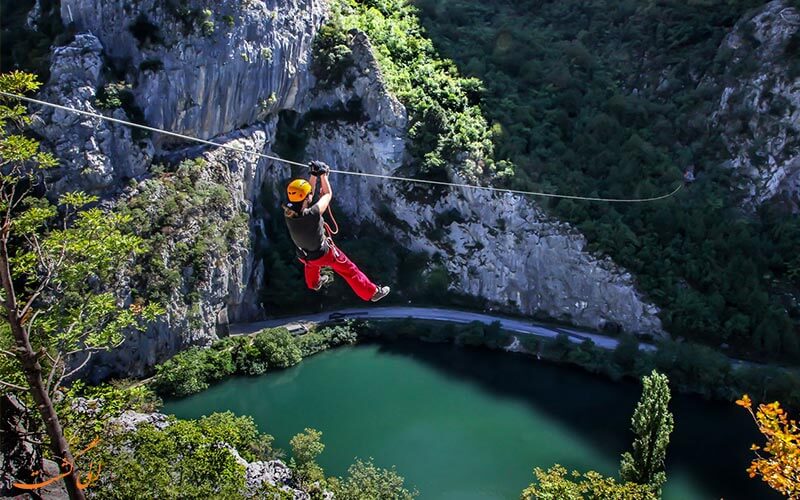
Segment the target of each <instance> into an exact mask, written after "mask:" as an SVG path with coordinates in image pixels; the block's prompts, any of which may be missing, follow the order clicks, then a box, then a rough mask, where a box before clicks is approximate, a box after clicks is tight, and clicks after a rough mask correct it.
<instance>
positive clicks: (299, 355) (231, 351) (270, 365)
mask: <svg viewBox="0 0 800 500" xmlns="http://www.w3.org/2000/svg"><path fill="white" fill-rule="evenodd" d="M356 340H357V336H356V332H355V329H354V328H353V327H352V326H351V325H349V324H345V325H337V326H334V327H324V328H320V329H317V330H312V331H311V332H309V333H306V334H304V335H301V336H299V337H293V336H292V334H290V333H289V331H288V330H286V329H285V328H268V329H265V330H262V331H260V332H258V333H257V334H255V335H252V336H247V335H243V336H237V337H228V338H226V339H223V340H221V341H218V342H215V343H214V344H213V345H212V346H211V347H209V348H201V347H193V348H190V349H187V350H185V351H182V352H179V353H178V354H176V355H175V356H173V357H172V358H170V359H168V360H167V361H165V362H164V363H161V364H160V365H158V366H156V377H155V379H154V380H153V382H152V386H153V389H154V390H155V391H156V392H157V393H158V394H159V395H161V396H164V397H176V398H180V397H184V396H188V395H190V394H195V393H198V392H200V391H203V390H205V389H207V388H208V387H209V386H210V385H211V384H213V383H214V382H217V381H219V380H222V379H223V378H225V377H227V376H230V375H233V374H238V375H261V374H263V373H266V372H267V370H268V369H280V368H288V367H290V366H293V365H295V364H297V363H299V362H300V360H301V359H303V357H304V356H310V355H312V354H315V353H317V352H319V351H323V350H325V349H328V348H330V347H335V346H338V345H341V344H352V343H354V342H355V341H356Z"/></svg>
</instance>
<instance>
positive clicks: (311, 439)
mask: <svg viewBox="0 0 800 500" xmlns="http://www.w3.org/2000/svg"><path fill="white" fill-rule="evenodd" d="M321 438H322V433H321V432H320V431H318V430H316V429H309V428H306V429H305V430H304V431H303V432H301V433H300V434H297V435H296V436H294V437H293V438H292V439H291V440H290V441H289V445H290V446H291V447H292V459H291V461H290V463H289V466H290V467H291V468H292V470H294V471H295V472H296V473H297V474H298V475H299V476H300V481H301V484H303V485H304V486H305V487H309V486H311V485H313V484H314V483H315V482H317V481H320V482H323V481H325V473H324V472H323V470H322V467H320V466H319V464H317V462H316V460H317V457H318V456H319V454H320V453H322V451H323V450H324V449H325V445H324V444H322V441H321Z"/></svg>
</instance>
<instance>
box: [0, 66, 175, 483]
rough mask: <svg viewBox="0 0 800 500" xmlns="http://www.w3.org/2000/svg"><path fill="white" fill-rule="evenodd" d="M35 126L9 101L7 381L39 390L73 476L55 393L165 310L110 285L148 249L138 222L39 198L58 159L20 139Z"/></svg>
mask: <svg viewBox="0 0 800 500" xmlns="http://www.w3.org/2000/svg"><path fill="white" fill-rule="evenodd" d="M38 87H39V83H38V82H37V81H36V79H35V77H33V76H32V75H30V74H26V73H21V72H12V73H6V74H2V75H0V90H3V91H6V92H11V93H17V94H21V93H25V92H30V91H34V90H36V89H37V88H38ZM29 123H30V117H28V116H27V114H26V109H25V107H24V106H23V105H21V104H19V103H18V102H16V101H8V100H6V99H3V100H0V172H2V173H0V213H1V214H2V217H3V223H2V225H0V281H1V282H2V292H0V299H1V300H2V309H1V310H2V315H3V319H4V321H3V324H2V327H0V335H2V336H3V338H2V340H0V345H2V346H4V349H3V350H2V351H0V356H3V357H5V358H6V359H5V360H4V362H3V363H2V365H0V367H2V369H3V373H0V381H1V382H2V384H1V385H3V386H5V387H6V388H11V389H13V390H17V391H25V392H28V391H29V392H28V394H29V396H30V397H31V398H32V399H33V401H34V403H35V407H36V408H37V411H38V413H39V415H40V417H41V419H42V422H43V426H44V428H45V429H46V434H47V437H48V441H49V442H48V444H49V448H50V452H51V453H52V456H53V457H62V458H63V459H64V461H61V460H59V462H60V464H61V468H62V472H68V471H70V470H71V465H69V464H70V463H74V460H73V457H72V454H71V452H70V446H69V444H68V443H67V441H66V439H65V437H64V432H63V428H62V425H61V423H60V421H59V418H58V415H57V413H56V410H55V408H54V406H53V402H52V399H51V396H52V395H53V394H54V393H55V392H56V391H57V390H58V388H59V387H60V385H61V383H62V381H63V380H64V379H65V378H69V377H70V376H72V375H73V374H75V373H77V372H78V371H79V370H80V369H81V368H82V367H83V366H84V365H85V364H86V363H87V362H88V361H89V359H90V358H91V356H92V355H93V354H94V352H96V351H98V350H102V349H107V348H109V347H111V346H115V345H119V344H120V343H121V342H122V341H123V339H124V337H123V332H125V331H126V330H128V329H135V328H138V327H140V322H141V321H142V320H145V321H146V320H152V319H154V318H155V317H156V315H158V314H159V313H160V309H159V308H158V307H157V306H155V305H153V304H148V305H143V304H142V303H141V302H134V303H133V304H130V305H125V304H121V303H120V302H119V300H118V299H117V297H116V296H115V295H114V294H113V293H112V292H110V291H108V290H107V289H104V288H103V286H104V285H103V284H108V283H113V282H114V280H113V277H114V276H115V274H116V273H117V272H118V270H119V267H120V265H121V263H124V262H126V261H129V260H131V258H132V257H133V256H134V255H135V254H136V253H139V252H141V250H142V241H141V239H140V238H138V237H136V236H134V235H131V234H129V233H127V232H126V231H124V227H125V224H127V223H128V222H129V220H130V219H129V218H128V217H126V216H125V215H122V214H117V213H107V212H104V211H103V210H101V209H100V208H98V207H96V206H95V207H92V205H94V204H95V203H96V202H97V198H96V197H94V196H89V195H87V194H84V193H80V192H74V193H65V194H63V195H61V197H60V198H59V200H58V204H57V205H55V206H54V205H52V204H50V202H49V201H48V200H46V199H42V198H38V197H36V196H34V190H35V189H37V188H38V187H39V185H40V183H41V182H42V179H43V177H44V172H45V171H46V170H47V169H48V168H51V167H53V166H55V165H56V160H55V158H53V157H52V156H51V155H50V154H48V153H44V152H41V151H40V150H39V142H38V141H36V140H35V139H32V138H31V137H29V136H27V135H24V134H22V133H15V132H17V131H18V130H19V129H21V128H23V127H25V126H26V125H28V124H29ZM90 207H91V208H90ZM9 379H10V380H14V381H15V382H11V381H10V380H9ZM23 379H24V384H22V383H21V381H22V380H23ZM65 483H66V486H67V490H68V492H69V495H70V498H73V499H74V498H83V497H84V495H83V492H82V491H81V490H80V489H79V488H78V487H77V473H72V474H69V475H67V476H66V477H65Z"/></svg>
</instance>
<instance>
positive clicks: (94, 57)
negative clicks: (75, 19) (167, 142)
mask: <svg viewBox="0 0 800 500" xmlns="http://www.w3.org/2000/svg"><path fill="white" fill-rule="evenodd" d="M102 52H103V45H102V44H101V43H100V41H99V40H98V39H97V37H95V36H94V35H92V34H89V33H83V34H79V35H77V36H76V37H75V40H74V41H73V42H72V43H70V44H69V45H66V46H64V47H56V48H55V49H54V51H53V57H52V62H51V66H50V81H49V82H48V83H47V85H46V86H45V87H44V89H43V91H42V92H41V93H40V95H39V96H38V97H39V99H41V100H44V101H48V102H53V103H56V104H60V105H62V106H67V107H70V108H76V109H79V110H81V111H88V112H91V113H98V112H99V110H98V109H97V108H96V107H95V105H94V104H93V103H94V101H95V97H96V93H97V87H98V86H99V84H100V81H101V72H102V69H103V65H104V63H103V58H102ZM33 109H35V110H36V116H37V117H38V118H37V119H35V120H34V121H33V129H34V130H35V131H36V132H38V133H39V134H40V135H41V136H42V137H43V138H44V139H45V140H46V142H47V144H48V145H49V146H50V147H51V148H52V150H53V152H54V154H55V155H56V156H57V157H58V160H59V163H60V165H59V168H58V169H57V170H56V172H54V173H53V176H52V178H51V189H50V194H51V195H54V196H55V195H57V194H60V193H62V192H64V191H71V190H83V191H87V192H89V193H93V194H99V195H108V194H111V193H113V192H115V191H118V190H119V189H120V188H121V187H122V186H123V185H124V183H125V182H126V181H127V180H128V179H131V178H135V177H137V176H141V175H142V174H144V173H145V172H146V171H147V167H148V165H149V163H150V161H151V160H152V158H153V146H152V144H151V143H150V141H149V140H141V141H134V140H133V137H132V131H131V129H130V128H129V127H126V126H123V125H118V124H116V123H111V122H108V121H104V120H101V119H99V118H92V117H87V116H83V115H79V114H75V113H71V112H69V111H64V110H60V109H53V108H49V107H45V106H41V107H39V106H33ZM111 116H112V117H114V118H117V119H120V120H128V119H129V118H128V116H127V115H126V114H125V111H123V110H122V109H116V110H114V111H113V113H112V114H111Z"/></svg>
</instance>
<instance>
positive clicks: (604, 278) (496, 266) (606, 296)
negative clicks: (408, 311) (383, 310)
mask: <svg viewBox="0 0 800 500" xmlns="http://www.w3.org/2000/svg"><path fill="white" fill-rule="evenodd" d="M352 51H353V57H354V59H355V61H356V67H355V68H354V69H353V70H352V71H353V74H351V75H349V77H348V78H345V81H346V82H349V83H348V84H347V88H346V89H342V88H339V89H337V90H335V91H333V92H331V91H324V92H322V93H320V94H319V95H316V96H315V97H314V100H312V103H311V104H310V106H311V107H314V106H320V105H325V106H328V107H330V106H332V105H333V104H335V103H337V102H338V104H339V105H341V106H346V104H347V103H348V102H352V101H354V100H360V101H361V102H362V103H363V109H364V111H365V115H366V117H365V120H364V121H362V122H361V123H353V122H347V123H345V122H341V121H340V122H334V123H329V122H328V123H320V124H317V125H316V126H315V128H314V130H313V132H312V133H311V134H310V135H311V139H310V140H309V144H308V147H307V150H306V154H307V155H308V156H309V158H320V159H322V160H325V161H327V162H329V163H330V164H331V165H334V166H335V168H337V169H341V170H356V171H367V172H369V173H372V174H381V175H393V174H394V173H395V171H396V170H397V169H398V168H400V167H401V165H402V163H403V160H404V157H405V140H406V135H405V125H406V114H405V111H404V109H403V106H402V105H401V104H400V103H398V102H397V101H396V99H394V97H392V96H391V95H390V94H389V93H388V92H387V90H386V88H385V85H384V83H383V81H382V79H381V76H380V72H379V70H378V69H377V65H376V64H375V61H374V58H373V56H372V53H371V50H370V48H369V45H368V41H367V40H366V38H365V37H364V36H363V35H355V36H354V37H353V47H352ZM345 90H346V91H345ZM335 184H336V185H335V189H336V198H337V200H338V201H339V203H340V206H342V208H343V209H344V210H346V211H347V212H348V216H350V217H352V218H353V219H354V220H355V221H357V222H359V223H362V224H369V225H372V226H375V227H378V228H381V229H382V230H384V231H387V232H390V233H391V234H392V235H394V237H395V238H396V239H397V241H398V243H399V244H401V245H404V246H406V247H408V248H410V249H412V250H415V251H420V252H425V253H427V254H429V255H431V256H433V257H438V258H439V259H440V260H441V261H442V262H443V263H444V265H445V266H446V268H447V270H448V271H449V274H450V276H451V279H452V283H451V286H450V288H451V290H454V291H458V292H461V293H466V294H469V295H473V296H475V297H481V298H483V299H486V300H488V301H490V302H492V303H494V304H497V305H499V306H501V307H506V308H509V309H513V310H515V311H516V312H521V313H523V314H540V315H541V314H544V315H546V316H549V317H551V318H556V319H559V320H563V321H568V322H571V323H573V324H576V325H580V326H585V327H590V328H598V329H602V328H606V327H613V328H622V329H624V330H625V331H629V332H632V333H659V332H661V331H662V328H661V322H660V320H659V319H658V316H657V314H658V308H657V307H656V306H654V305H653V304H651V303H648V302H647V301H646V300H645V299H644V298H643V297H642V296H641V295H640V294H639V293H638V292H637V290H636V287H635V282H634V280H633V278H632V276H631V275H630V274H629V273H627V272H625V271H624V270H622V269H620V268H619V267H618V266H616V265H615V264H614V263H613V262H612V261H611V260H610V259H608V258H599V257H597V256H595V255H592V254H591V253H589V252H588V251H587V249H586V246H587V244H586V240H585V238H584V237H583V236H582V235H580V234H578V233H577V232H576V231H574V230H573V229H571V228H570V227H569V226H568V225H566V224H563V223H558V222H555V221H553V220H550V219H549V218H548V217H547V216H546V215H545V214H544V213H543V212H542V211H541V210H540V209H539V208H538V207H537V205H536V204H535V202H534V201H533V200H531V199H528V198H524V197H521V196H518V195H512V194H502V195H497V194H493V193H491V192H488V191H485V190H472V189H463V188H458V189H456V190H452V191H444V192H439V193H438V194H437V195H436V200H435V202H431V201H427V202H426V201H414V200H413V199H412V198H411V197H408V196H405V195H404V194H403V192H401V189H403V188H407V187H408V186H407V185H404V184H401V183H396V182H387V181H384V180H382V179H369V178H362V177H354V176H337V178H336V179H335ZM417 189H419V190H422V192H425V190H426V188H425V187H418V188H417ZM416 198H420V197H419V196H418V197H416ZM387 212H390V213H391V214H393V215H391V216H389V217H387V215H386V214H387ZM444 214H446V216H445V217H443V215H444ZM423 271H424V270H420V272H421V273H422V272H423Z"/></svg>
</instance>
